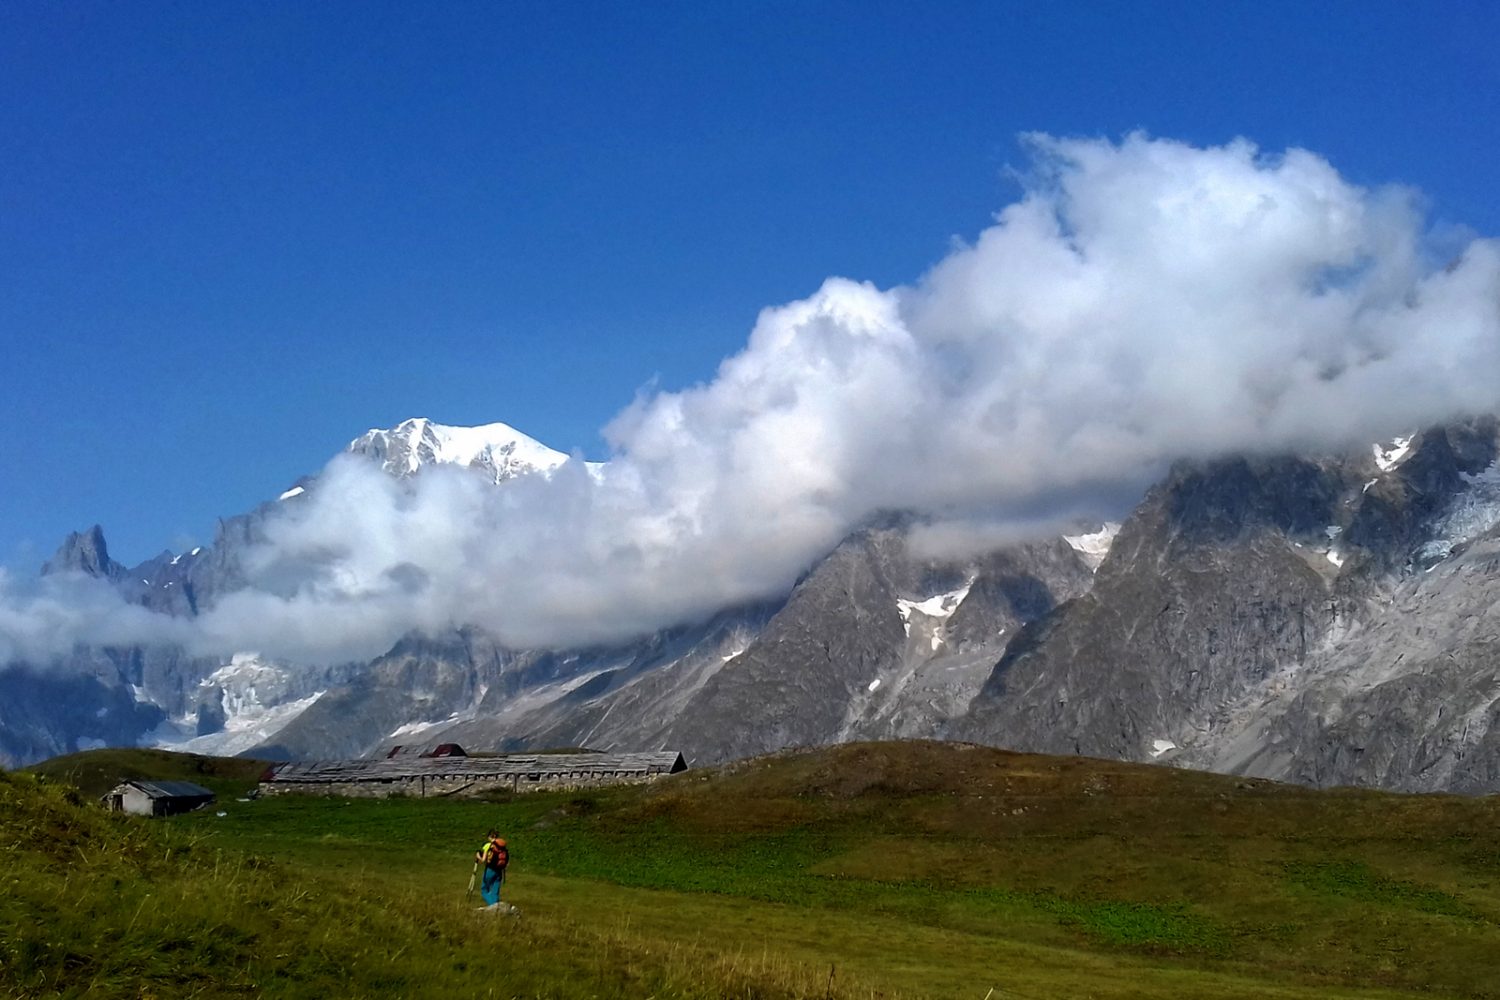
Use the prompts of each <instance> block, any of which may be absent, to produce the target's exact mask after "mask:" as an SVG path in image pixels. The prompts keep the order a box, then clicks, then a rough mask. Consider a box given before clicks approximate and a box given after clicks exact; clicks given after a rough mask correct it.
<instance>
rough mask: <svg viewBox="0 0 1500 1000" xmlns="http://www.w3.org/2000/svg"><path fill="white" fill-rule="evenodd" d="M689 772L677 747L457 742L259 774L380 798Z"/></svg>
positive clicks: (295, 788) (280, 786)
mask: <svg viewBox="0 0 1500 1000" xmlns="http://www.w3.org/2000/svg"><path fill="white" fill-rule="evenodd" d="M447 746H448V745H445V749H446V748H447ZM685 770H687V762H686V761H684V760H683V757H682V754H681V753H679V752H678V751H676V750H658V751H648V752H643V753H543V754H496V755H494V756H478V757H470V756H467V755H465V754H464V753H463V751H462V749H461V748H460V749H458V752H457V753H454V752H453V751H452V750H449V751H448V752H447V753H445V754H443V755H441V756H439V755H430V756H429V755H427V754H423V753H417V754H412V753H398V754H393V755H387V756H382V757H376V758H373V759H365V760H321V761H292V762H289V763H285V764H273V765H271V766H270V767H269V768H267V769H266V772H265V774H264V775H263V776H262V777H261V780H260V792H261V794H263V795H265V794H269V795H277V794H286V793H302V794H313V795H343V796H364V797H375V798H381V797H385V796H390V795H408V796H413V797H417V798H426V797H429V796H452V797H463V796H469V795H480V794H484V793H486V792H496V791H509V792H531V791H541V790H543V789H548V790H550V789H574V788H597V787H600V786H604V785H624V784H640V783H643V782H648V781H655V780H656V779H658V778H661V777H665V776H666V775H669V774H676V773H677V772H679V771H685Z"/></svg>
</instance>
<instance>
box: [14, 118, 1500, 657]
mask: <svg viewBox="0 0 1500 1000" xmlns="http://www.w3.org/2000/svg"><path fill="white" fill-rule="evenodd" d="M1026 145H1027V147H1028V149H1029V151H1030V157H1031V158H1030V166H1029V169H1028V170H1027V172H1025V173H1024V174H1023V175H1021V178H1022V183H1023V196H1022V197H1021V198H1020V200H1018V201H1017V202H1015V203H1014V204H1012V205H1010V206H1008V207H1006V208H1005V209H1004V210H1003V211H1001V212H1000V213H999V215H998V216H997V217H996V218H995V220H994V223H993V225H991V226H990V227H989V228H987V229H985V230H984V231H983V232H981V233H980V234H979V236H978V237H977V238H976V239H975V240H974V241H973V242H972V243H971V244H968V245H964V246H961V247H958V248H956V249H955V250H953V251H952V252H951V253H950V254H949V255H948V256H947V257H946V258H945V259H943V260H942V261H941V262H939V263H938V264H937V265H936V266H935V267H934V268H932V270H931V271H930V272H928V273H927V274H926V275H924V276H922V277H921V278H919V279H918V280H916V281H914V282H913V283H912V284H911V285H909V286H905V287H898V288H890V289H880V288H876V287H874V286H873V285H870V284H868V283H861V282H858V281H853V280H847V279H843V278H833V279H829V280H828V281H826V282H825V283H824V284H823V286H822V287H821V288H820V289H819V290H818V291H817V292H816V293H815V294H813V295H812V296H810V297H809V298H807V299H805V300H802V301H798V302H793V303H790V304H788V305H783V306H779V307H775V308H769V309H767V310H765V311H764V312H763V313H762V314H761V316H760V317H759V319H758V321H757V322H756V324H755V326H754V328H753V330H752V331H751V333H750V337H749V341H748V343H747V344H746V346H745V348H744V349H743V350H742V351H741V352H740V353H738V354H736V355H735V356H733V357H731V358H729V359H727V360H725V361H724V362H723V363H722V365H721V366H720V368H719V370H718V372H717V373H716V375H715V376H714V378H713V379H712V380H710V381H708V382H706V383H704V384H702V385H699V386H695V387H692V388H689V389H686V390H683V391H679V392H655V393H652V394H649V395H646V396H643V397H641V398H639V399H637V400H636V401H635V402H634V403H632V404H631V405H630V406H628V407H627V408H626V409H625V410H624V411H623V412H622V413H620V414H619V416H618V417H617V418H616V419H615V420H614V421H613V422H612V423H611V424H610V426H609V427H608V428H607V430H606V436H607V438H608V440H609V441H610V443H611V445H612V448H613V457H612V458H611V460H610V461H609V462H608V463H607V464H606V465H605V466H604V467H603V469H602V470H601V471H599V472H598V473H597V474H592V473H590V472H589V471H588V470H586V469H585V468H584V467H583V466H582V464H581V463H579V462H570V463H568V464H566V465H564V466H563V467H562V468H561V469H560V470H558V471H557V472H556V473H555V474H553V475H552V476H551V477H550V478H543V477H540V476H536V477H529V478H525V479H521V480H516V481H512V482H510V483H507V484H504V485H503V486H502V487H499V488H496V487H493V486H492V485H490V484H488V483H487V482H485V481H483V480H482V479H481V478H480V477H478V476H473V475H467V474H464V473H463V472H462V471H461V470H444V469H436V470H432V471H430V472H426V473H424V474H423V475H421V476H419V477H418V478H417V479H415V480H413V481H409V482H407V481H397V480H394V479H391V478H390V477H388V476H385V475H383V474H381V473H379V472H378V471H375V470H374V469H373V467H372V466H371V465H369V464H368V463H364V462H361V461H359V460H357V459H354V458H347V457H346V458H340V459H338V460H335V462H334V463H333V464H331V465H330V466H329V467H328V469H326V470H325V471H324V473H323V475H322V476H321V477H320V480H319V482H318V483H317V486H316V487H315V489H313V490H312V492H311V495H310V496H309V497H308V498H307V502H305V503H301V504H297V505H295V507H293V506H291V505H288V509H287V512H286V514H285V516H282V517H279V518H276V519H274V520H273V521H272V522H271V523H269V524H268V525H267V534H268V541H267V542H266V543H265V544H264V545H261V546H259V547H257V548H256V549H254V550H253V551H252V553H251V555H250V562H249V566H248V571H249V572H248V575H249V578H250V580H251V582H252V587H251V588H249V589H247V590H244V591H241V592H239V593H236V594H232V595H229V596H228V597H226V598H224V599H223V600H222V601H221V602H220V603H219V605H217V606H216V608H215V609H214V610H212V611H211V612H210V613H208V614H206V615H204V616H202V617H201V618H200V619H199V620H198V622H197V623H196V624H195V626H194V633H193V635H192V637H191V638H190V640H189V641H190V642H191V643H192V644H194V645H196V646H198V647H201V648H205V649H206V648H218V649H221V650H224V649H231V648H258V649H268V650H271V651H275V652H280V653H282V654H285V655H289V656H293V657H303V658H317V659H328V658H335V657H343V656H354V655H361V656H363V655H370V654H373V653H376V652H379V651H381V650H382V649H383V648H385V647H386V646H388V645H389V643H390V642H391V641H392V640H393V639H394V638H395V637H396V636H398V635H400V634H401V633H403V632H405V631H407V630H409V629H414V628H415V629H427V630H431V629H438V628H443V627H445V626H449V625H453V624H466V623H467V624H477V625H480V626H483V627H485V628H488V629H490V630H492V631H494V632H495V633H497V634H498V635H500V636H501V637H502V638H503V639H505V640H506V641H508V642H511V643H513V644H515V645H517V646H532V645H575V644H579V643H584V642H593V641H608V640H612V639H619V638H623V637H626V636H628V635H631V634H634V633H638V632H641V631H643V630H648V629H652V628H657V627H661V626H665V625H670V624H673V623H677V622H681V621H686V620H690V619H692V618H694V617H697V616H701V615H704V614H707V613H710V612H712V611H713V610H715V609H717V608H720V607H723V606H725V605H728V604H732V603H735V602H740V601H746V600H752V599H756V598H760V597H766V596H769V595H773V594H776V593H779V592H783V591H784V590H785V589H786V588H787V587H789V586H790V585H791V584H792V582H793V581H794V580H795V578H796V577H797V575H798V574H799V573H801V572H802V571H804V570H805V569H806V567H807V566H808V565H809V563H810V562H811V561H812V560H814V559H816V558H817V557H818V556H819V555H820V554H821V553H823V552H825V551H827V550H828V548H829V547H830V546H832V545H834V544H835V543H836V542H837V541H838V539H839V538H840V537H842V536H843V535H844V534H845V533H846V532H847V531H848V530H849V529H850V528H851V526H853V525H855V524H857V523H859V522H860V521H861V520H862V519H864V518H867V517H868V516H870V515H871V514H872V513H874V512H877V511H881V510H909V511H916V512H920V513H923V514H925V515H927V516H928V517H929V518H930V519H931V522H932V527H931V528H930V530H929V531H928V532H927V533H926V535H925V537H926V538H927V539H928V541H929V542H930V543H931V544H932V545H933V546H934V547H935V549H940V550H941V551H943V552H945V553H947V554H950V555H951V554H955V553H958V552H961V551H962V549H963V547H964V545H966V544H972V545H974V546H981V545H993V544H996V543H997V542H998V541H1009V540H1015V539H1018V538H1021V537H1025V536H1027V535H1035V534H1038V533H1044V532H1048V531H1053V530H1055V529H1056V528H1058V527H1059V526H1060V525H1061V524H1063V523H1065V522H1067V521H1070V520H1073V519H1074V518H1076V517H1078V516H1080V515H1086V516H1088V515H1091V516H1098V515H1105V514H1117V513H1119V512H1120V508H1121V505H1122V504H1123V503H1125V502H1127V499H1128V498H1130V497H1134V496H1138V495H1139V492H1140V490H1141V489H1142V488H1143V487H1144V485H1146V484H1147V483H1148V482H1149V481H1150V480H1151V479H1153V478H1154V477H1156V476H1158V475H1159V474H1160V473H1161V471H1162V470H1163V469H1164V467H1165V466H1166V464H1167V463H1169V462H1171V461H1172V460H1174V459H1177V458H1184V457H1198V458H1202V457H1210V456H1214V455H1220V454H1225V453H1230V452H1239V451H1247V450H1249V451H1261V452H1270V451H1278V450H1285V449H1303V448H1338V447H1345V446H1349V445H1351V444H1354V443H1359V442H1369V441H1373V440H1377V439H1381V438H1385V437H1389V436H1391V435H1393V434H1396V433H1399V432H1402V431H1406V430H1409V429H1411V428H1413V427H1416V426H1420V425H1423V424H1428V423H1432V422H1435V421H1439V420H1442V419H1445V418H1448V417H1451V416H1454V415H1457V414H1460V413H1472V412H1480V411H1489V410H1494V409H1496V408H1497V404H1500V246H1497V244H1496V243H1495V242H1494V241H1491V240H1483V239H1475V240H1472V241H1470V242H1468V243H1467V244H1465V245H1462V246H1461V247H1460V248H1459V250H1458V252H1457V253H1456V254H1454V255H1453V256H1451V257H1446V258H1443V259H1439V260H1433V259H1431V256H1430V250H1429V246H1430V243H1429V241H1428V240H1427V238H1426V234H1425V229H1424V227H1425V222H1424V219H1423V216H1422V212H1421V206H1420V199H1419V198H1418V197H1417V196H1416V195H1415V194H1414V193H1413V192H1412V191H1409V190H1407V189H1403V188H1397V187H1390V188H1382V189H1378V190H1370V189H1365V188H1362V187H1359V186H1356V185H1353V184H1350V183H1349V182H1347V181H1346V180H1344V179H1343V178H1342V177H1340V175H1339V174H1338V172H1337V171H1336V170H1335V169H1334V168H1333V166H1331V165H1330V164H1329V163H1328V162H1327V161H1326V160H1324V159H1322V158H1321V157H1319V156H1317V155H1315V154H1313V153H1310V152H1307V151H1303V150H1290V151H1287V152H1285V153H1282V154H1278V155H1267V154H1264V153H1262V152H1261V151H1259V150H1258V149H1257V148H1256V147H1255V146H1254V145H1252V144H1251V143H1249V142H1245V141H1237V142H1233V143H1230V144H1228V145H1226V146H1222V147H1215V148H1208V149H1203V148H1196V147H1193V146H1190V145H1186V144H1183V143H1178V142H1172V141H1166V140H1159V139H1151V138H1149V137H1146V136H1143V135H1133V136H1129V137H1127V138H1125V139H1124V140H1122V141H1120V142H1108V141H1103V140H1079V139H1057V138H1053V137H1049V136H1043V135H1037V136H1030V137H1027V139H1026ZM33 610H34V609H33ZM8 613H9V615H10V619H9V620H7V622H6V623H5V624H4V625H3V627H0V634H4V631H3V629H9V628H13V627H15V626H14V624H13V620H14V619H16V618H17V616H20V617H25V616H26V615H27V614H29V613H30V612H28V611H26V610H25V609H20V610H17V609H14V608H12V609H10V611H9V612H8ZM54 617H56V616H54ZM132 627H134V626H132ZM54 632H55V633H57V634H65V633H66V629H65V628H63V627H62V626H61V625H58V626H57V627H56V628H55V629H54ZM92 638H97V636H94V637H92ZM3 651H4V650H3V649H0V653H3Z"/></svg>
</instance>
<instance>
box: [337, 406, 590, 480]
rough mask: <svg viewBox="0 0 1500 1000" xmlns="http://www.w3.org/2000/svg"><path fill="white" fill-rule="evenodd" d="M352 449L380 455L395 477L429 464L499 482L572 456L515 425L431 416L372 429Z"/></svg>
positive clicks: (548, 468)
mask: <svg viewBox="0 0 1500 1000" xmlns="http://www.w3.org/2000/svg"><path fill="white" fill-rule="evenodd" d="M346 450H348V451H350V452H352V453H354V454H357V455H368V456H369V457H371V458H375V459H379V460H380V463H381V468H382V469H384V470H385V471H386V472H389V473H390V474H391V475H394V476H410V475H413V474H415V473H416V472H418V471H420V470H421V469H422V468H423V467H424V466H428V465H462V466H467V467H469V468H476V469H483V470H485V472H487V473H488V474H489V476H490V478H491V479H493V480H494V481H495V482H496V483H501V482H504V481H505V480H507V479H514V478H515V477H517V476H524V475H527V474H529V473H532V472H551V471H553V470H554V469H556V468H557V467H558V466H560V465H562V464H563V463H564V462H566V461H567V460H568V456H567V455H564V454H563V453H562V452H560V451H554V450H553V449H551V448H548V447H547V446H546V445H544V444H542V443H541V442H540V441H537V440H536V439H534V438H530V437H527V436H526V435H525V434H522V433H521V432H520V431H518V430H516V429H515V428H514V427H511V426H510V425H509V424H499V423H496V424H484V425H482V426H479V427H450V426H448V425H447V424H438V423H434V422H432V421H431V420H428V419H427V418H425V417H414V418H412V419H410V420H403V421H402V422H401V423H399V424H397V425H396V426H395V427H393V428H391V429H390V430H381V429H379V428H374V429H371V430H369V431H366V432H365V433H364V434H363V435H361V436H360V437H358V438H355V439H354V440H353V441H351V442H349V447H348V449H346Z"/></svg>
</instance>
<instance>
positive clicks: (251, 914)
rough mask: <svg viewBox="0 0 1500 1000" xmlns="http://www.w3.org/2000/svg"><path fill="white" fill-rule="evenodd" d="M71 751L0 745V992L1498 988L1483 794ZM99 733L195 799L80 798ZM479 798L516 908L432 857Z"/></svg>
mask: <svg viewBox="0 0 1500 1000" xmlns="http://www.w3.org/2000/svg"><path fill="white" fill-rule="evenodd" d="M97 753H98V754H101V755H102V754H108V755H111V756H109V757H108V758H98V759H93V758H91V755H89V754H82V755H73V756H71V757H69V758H66V759H60V760H58V761H53V762H50V763H49V764H47V765H41V766H39V767H38V768H35V769H32V771H30V772H28V773H0V843H3V844H4V846H5V850H4V851H3V852H0V880H3V882H4V884H5V886H6V891H5V892H4V893H3V894H0V996H6V997H37V996H80V997H81V996H88V997H133V998H134V997H144V996H151V997H191V996H235V995H245V996H249V995H264V996H277V997H326V996H367V997H374V996H391V997H397V996H401V997H407V996H413V997H443V998H452V997H456V996H464V997H496V998H512V997H514V998H531V997H549V998H553V997H555V998H579V1000H581V998H595V997H622V998H623V997H643V998H644V997H657V998H690V997H703V998H708V997H743V998H798V997H805V998H825V1000H827V998H918V997H944V998H948V997H951V998H972V1000H984V998H989V1000H1001V998H1023V1000H1024V998H1033V1000H1035V998H1052V997H1122V998H1123V997H1145V998H1153V997H1159V998H1162V1000H1168V998H1171V1000H1177V998H1181V997H1204V998H1231V997H1237V998H1252V997H1255V998H1260V997H1284V998H1294V997H1305V998H1314V997H1318V998H1323V997H1354V996H1359V997H1365V998H1369V997H1401V996H1418V995H1420V996H1423V997H1500V958H1497V956H1500V798H1497V797H1490V798H1483V799H1475V798H1461V797H1456V796H1402V795H1393V794H1387V793H1378V792H1368V791H1359V790H1347V789H1340V790H1332V791H1321V792H1320V791H1312V790H1308V789H1304V788H1297V787H1291V786H1286V785H1279V784H1274V783H1271V782H1264V781H1256V780H1249V779H1242V778H1234V777H1226V776H1222V775H1211V774H1202V773H1195V772H1189V771H1182V770H1174V769H1171V768H1166V767H1152V766H1144V765H1131V764H1122V763H1112V762H1105V761H1098V760H1089V759H1082V758H1056V757H1043V756H1036V755H1028V754H1016V753H1009V752H1006V751H1001V750H994V749H989V748H982V747H975V746H967V745H958V744H944V743H930V742H903V743H865V744H851V745H845V746H838V747H831V748H824V749H818V750H805V751H786V752H783V753H780V754H775V755H771V756H769V757H761V758H755V759H752V760H747V761H742V762H739V763H737V764H732V765H729V766H726V767H722V768H715V769H710V770H689V771H687V772H685V773H682V774H679V775H675V776H673V777H671V778H668V779H664V780H662V781H659V782H657V783H656V784H653V785H650V786H645V787H629V788H612V789H606V790H597V791H591V792H588V793H567V792H544V793H533V794H527V795H515V796H510V797H499V798H496V799H494V800H492V801H472V800H433V799H426V800H421V799H402V798H393V799H385V800H370V799H362V800H340V799H328V798H319V797H312V796H308V797H302V796H277V797H268V798H262V799H256V800H250V801H245V800H244V798H245V796H246V793H248V792H249V790H250V789H251V787H253V780H254V779H253V777H251V776H250V773H251V772H252V771H253V770H254V769H253V767H252V766H250V765H245V764H243V762H239V763H229V762H213V761H212V759H204V758H191V757H188V756H187V755H179V756H178V757H173V756H171V755H166V756H163V755H160V754H152V753H148V752H125V751H98V752H97ZM132 760H135V761H136V762H137V765H136V766H146V765H147V764H149V766H150V768H151V769H152V772H153V775H154V776H156V777H159V778H168V777H174V776H175V777H182V778H188V779H194V776H195V775H196V776H197V777H198V778H203V777H204V776H205V775H207V776H209V778H210V779H211V780H212V781H213V782H216V784H214V785H213V787H215V790H216V791H218V792H219V794H220V799H219V802H218V803H217V804H216V805H215V806H213V807H211V808H209V809H207V810H202V811H199V812H196V813H193V814H190V815H186V816H180V817H174V818H170V819H166V820H145V819H140V818H136V817H124V816H113V815H109V814H107V813H105V812H104V811H103V810H102V809H100V808H99V807H98V806H97V804H96V803H95V802H94V800H93V798H92V795H93V794H95V793H94V788H95V786H97V785H98V784H99V783H100V782H101V781H106V780H108V781H113V780H114V779H115V778H118V777H122V776H126V775H125V770H128V769H129V768H130V767H131V766H132V765H131V761H132ZM174 767H175V768H177V769H178V773H175V774H174V773H168V772H172V771H173V768H174ZM122 769H123V770H122ZM80 785H85V786H88V787H87V788H86V789H85V790H84V791H80V790H79V786H80ZM85 792H87V794H85ZM221 814H222V815H221ZM491 826H494V827H498V828H499V829H500V830H501V832H502V834H503V835H504V836H505V837H506V839H507V840H508V841H509V844H510V847H511V850H512V865H511V871H510V877H509V880H508V882H507V885H506V890H505V898H506V900H507V901H508V902H510V903H512V904H514V905H515V906H517V907H519V909H520V911H521V915H520V916H519V917H510V916H505V915H497V914H490V913H482V912H480V911H479V910H478V909H477V907H478V903H479V901H478V898H477V894H476V895H475V896H469V895H467V894H466V891H465V889H466V885H467V883H468V879H469V875H470V873H471V870H472V865H473V860H472V859H473V852H474V849H475V848H476V847H477V846H478V845H479V843H480V841H481V840H482V838H483V835H484V832H485V830H486V829H488V828H489V827H491Z"/></svg>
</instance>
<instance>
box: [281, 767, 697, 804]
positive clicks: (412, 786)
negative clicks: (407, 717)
mask: <svg viewBox="0 0 1500 1000" xmlns="http://www.w3.org/2000/svg"><path fill="white" fill-rule="evenodd" d="M666 776H667V775H665V774H663V773H655V774H641V773H639V772H600V771H573V772H569V773H565V774H547V773H542V774H497V775H466V774H454V775H419V776H415V777H406V778H390V779H382V780H375V781H328V782H312V781H285V782H280V781H264V782H261V784H260V786H259V790H260V794H261V795H328V796H334V797H339V798H351V799H352V798H373V799H384V798H389V797H391V796H393V795H402V796H408V797H410V798H468V797H474V796H479V795H485V794H488V793H492V792H543V791H546V792H551V791H575V790H582V789H586V788H605V787H609V786H613V785H644V784H649V783H651V782H653V781H655V780H656V779H658V778H664V777H666Z"/></svg>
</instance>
